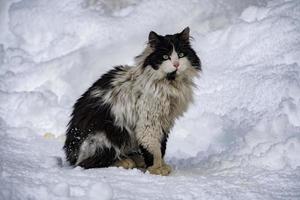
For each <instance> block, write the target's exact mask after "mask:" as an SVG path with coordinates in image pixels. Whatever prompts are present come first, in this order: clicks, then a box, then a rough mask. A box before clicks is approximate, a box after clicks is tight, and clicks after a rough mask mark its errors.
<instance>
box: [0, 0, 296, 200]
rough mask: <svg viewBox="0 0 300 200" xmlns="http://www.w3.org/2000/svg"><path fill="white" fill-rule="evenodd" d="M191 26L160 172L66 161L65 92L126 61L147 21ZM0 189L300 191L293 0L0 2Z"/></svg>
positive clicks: (70, 99)
mask: <svg viewBox="0 0 300 200" xmlns="http://www.w3.org/2000/svg"><path fill="white" fill-rule="evenodd" d="M186 26H190V28H191V31H192V36H193V38H194V39H193V41H192V44H193V47H194V49H195V50H196V51H197V53H198V54H199V56H200V58H201V60H202V62H203V72H202V74H201V77H200V78H199V79H197V80H196V83H197V86H198V89H197V90H196V91H195V94H196V96H195V103H194V105H192V106H191V108H190V109H189V111H188V112H187V113H186V114H185V116H184V117H183V118H181V119H180V120H178V121H177V123H176V125H175V127H174V129H173V130H172V133H171V135H170V139H169V142H168V147H167V154H166V159H167V162H168V163H170V164H171V165H172V167H173V168H174V171H173V172H172V174H171V175H170V176H168V177H160V176H154V175H150V174H148V173H143V172H141V171H139V170H136V169H133V170H124V169H121V168H115V167H111V168H106V169H91V170H83V169H81V168H74V169H73V168H71V167H69V166H68V165H67V164H66V162H65V160H64V155H63V151H62V145H63V141H64V131H65V128H66V124H67V122H68V120H69V114H70V112H71V109H72V105H73V104H74V102H75V100H76V99H77V98H78V97H79V95H80V94H82V93H83V92H84V91H85V90H86V89H87V88H88V87H89V86H90V84H91V83H93V82H94V81H95V80H96V79H97V78H98V77H99V76H100V75H101V74H102V73H104V72H105V71H107V70H108V69H110V68H111V67H112V66H113V65H117V64H132V63H133V57H134V56H136V55H138V54H139V53H140V52H141V51H142V49H143V48H144V46H145V42H146V39H147V36H148V33H149V32H150V30H154V31H157V32H158V33H161V34H167V33H175V32H179V31H181V30H182V29H183V28H184V27H186ZM0 29H1V34H0V138H1V140H0V199H1V200H2V199H3V200H8V199H12V200H15V199H46V200H47V199H91V200H93V199H184V200H186V199H187V200H188V199H214V200H217V199H222V200H224V199H245V200H247V199H264V200H268V199H284V200H286V199H295V200H296V199H300V155H299V152H300V2H299V1H298V0H289V1H287V0H255V1H253V0H243V1H240V0H227V1H225V0H215V1H208V0H198V1H195V0H189V1H184V2H183V1H180V0H166V1H159V0H153V1H138V0H124V1H120V0H113V1H109V0H80V1H78V0H64V1H60V0H52V1H47V0H26V1H25V0H13V1H9V0H3V1H1V2H0Z"/></svg>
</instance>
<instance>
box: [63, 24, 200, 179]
mask: <svg viewBox="0 0 300 200" xmlns="http://www.w3.org/2000/svg"><path fill="white" fill-rule="evenodd" d="M200 71H201V63H200V59H199V58H198V56H197V55H196V53H195V51H194V50H193V49H192V47H191V44H190V30H189V28H188V27H187V28H185V29H184V30H183V31H182V32H181V33H176V34H174V35H166V36H161V35H158V34H156V33H155V32H153V31H151V32H150V34H149V39H148V44H147V47H146V48H145V50H144V51H143V52H142V54H141V55H139V56H137V57H136V64H135V66H117V67H115V68H114V69H112V70H110V71H109V72H107V73H106V74H104V75H102V77H101V78H100V79H98V80H97V81H96V82H95V83H94V84H93V85H92V86H91V87H90V88H89V89H88V90H87V91H86V92H85V93H84V94H83V95H82V96H81V97H80V98H79V99H78V100H77V102H76V103H75V105H74V110H73V113H72V115H71V120H70V122H69V124H68V130H67V133H66V136H67V137H66V141H65V145H64V150H65V153H66V157H67V160H68V161H69V163H70V164H71V165H75V166H81V167H83V168H95V167H108V166H123V167H125V168H132V167H135V166H136V165H139V166H142V165H143V164H145V167H146V169H147V170H148V171H149V172H150V173H152V174H160V175H168V174H169V173H170V172H171V167H170V166H169V165H167V164H166V163H165V162H164V160H163V158H164V155H165V151H166V144H167V139H168V135H169V133H170V130H171V128H172V127H173V125H174V122H175V119H176V118H178V117H179V116H181V115H182V114H183V113H184V112H185V111H186V110H187V108H188V106H189V104H190V103H191V102H192V99H193V91H192V89H193V86H194V83H193V78H194V77H196V76H197V75H198V74H199V72H200ZM138 155H141V156H142V158H143V159H139V160H140V161H143V160H144V163H143V162H138V161H137V160H138Z"/></svg>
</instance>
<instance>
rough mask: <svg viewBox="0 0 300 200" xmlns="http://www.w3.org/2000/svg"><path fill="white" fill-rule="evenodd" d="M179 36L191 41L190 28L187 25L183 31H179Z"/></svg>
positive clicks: (183, 39)
mask: <svg viewBox="0 0 300 200" xmlns="http://www.w3.org/2000/svg"><path fill="white" fill-rule="evenodd" d="M179 37H180V39H181V40H182V41H185V42H189V41H190V28H189V27H186V28H185V29H183V31H182V32H181V33H179Z"/></svg>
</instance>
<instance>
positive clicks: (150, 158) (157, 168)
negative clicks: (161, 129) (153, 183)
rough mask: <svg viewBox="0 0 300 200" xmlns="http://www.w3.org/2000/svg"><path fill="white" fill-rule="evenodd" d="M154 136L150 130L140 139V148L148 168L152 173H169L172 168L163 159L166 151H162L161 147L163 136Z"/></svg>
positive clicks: (164, 174)
mask: <svg viewBox="0 0 300 200" xmlns="http://www.w3.org/2000/svg"><path fill="white" fill-rule="evenodd" d="M148 131H149V130H148ZM152 136H153V134H151V133H149V132H148V134H145V135H144V137H142V138H141V140H140V141H139V143H140V150H141V152H142V154H143V156H144V160H145V163H146V166H147V170H148V171H149V172H150V173H151V174H156V175H163V176H166V175H169V174H170V172H171V168H170V166H168V165H166V164H165V162H164V160H163V154H164V152H162V148H161V147H162V145H161V144H162V139H163V138H156V137H152Z"/></svg>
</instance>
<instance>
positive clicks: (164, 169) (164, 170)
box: [147, 164, 172, 176]
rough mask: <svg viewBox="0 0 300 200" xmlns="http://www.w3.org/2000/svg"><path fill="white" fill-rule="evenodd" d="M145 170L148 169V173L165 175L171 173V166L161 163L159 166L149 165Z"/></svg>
mask: <svg viewBox="0 0 300 200" xmlns="http://www.w3.org/2000/svg"><path fill="white" fill-rule="evenodd" d="M147 171H149V172H150V174H155V175H162V176H167V175H169V174H170V173H171V171H172V168H171V166H170V165H167V164H163V165H162V166H160V167H156V166H150V167H148V168H147Z"/></svg>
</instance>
